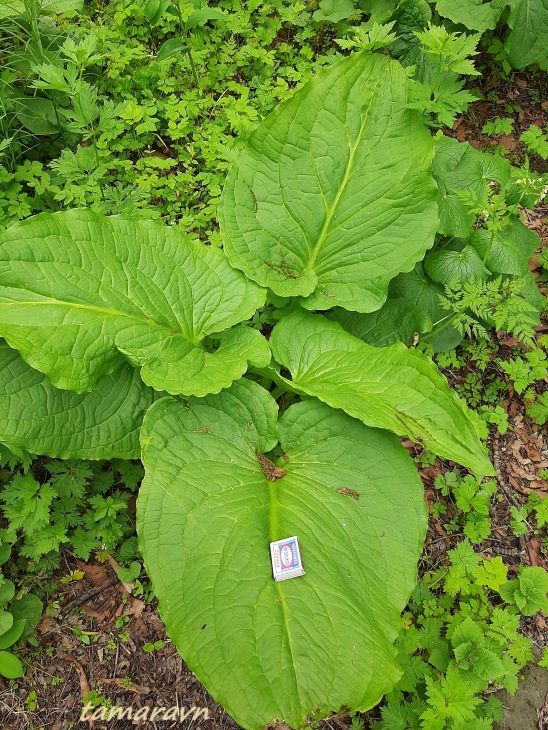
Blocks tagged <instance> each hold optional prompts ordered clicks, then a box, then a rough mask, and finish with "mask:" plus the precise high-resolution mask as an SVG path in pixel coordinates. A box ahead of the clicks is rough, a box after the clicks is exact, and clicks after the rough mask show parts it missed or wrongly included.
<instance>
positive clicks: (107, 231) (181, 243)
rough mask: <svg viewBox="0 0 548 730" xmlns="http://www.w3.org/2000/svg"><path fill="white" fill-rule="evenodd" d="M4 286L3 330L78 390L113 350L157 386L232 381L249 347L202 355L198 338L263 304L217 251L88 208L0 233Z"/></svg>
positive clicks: (88, 386) (214, 386) (177, 388)
mask: <svg viewBox="0 0 548 730" xmlns="http://www.w3.org/2000/svg"><path fill="white" fill-rule="evenodd" d="M0 285H1V286H0V334H3V335H4V337H5V339H6V340H7V341H8V343H9V344H10V345H11V346H12V347H15V348H17V349H18V350H19V351H20V352H21V355H22V356H23V358H24V359H25V360H26V361H27V362H28V363H29V364H30V365H31V366H32V367H34V368H36V369H37V370H40V371H41V372H43V373H45V374H46V375H47V376H48V377H49V378H50V380H51V381H52V382H53V383H54V385H56V386H57V387H59V388H68V389H70V390H74V391H76V392H80V393H81V392H84V391H87V390H92V389H93V388H95V387H97V384H98V383H99V381H100V380H101V379H102V378H103V377H104V376H105V375H108V374H109V373H110V372H112V371H113V370H114V369H115V368H116V367H117V364H118V363H120V362H121V360H122V355H121V354H123V355H125V356H126V357H127V359H128V360H129V361H130V362H131V363H132V364H133V365H135V366H138V367H140V368H141V378H142V379H143V380H144V382H145V383H147V385H151V386H152V387H153V388H155V389H156V390H167V391H168V392H171V393H180V394H183V395H190V394H195V395H205V394H206V393H210V392H218V391H219V390H221V388H226V387H228V386H229V385H230V383H231V382H232V381H233V380H236V379H238V378H239V377H240V376H241V375H242V374H243V373H244V372H245V371H246V369H247V358H246V356H245V354H244V355H242V354H241V353H240V352H238V351H236V352H235V351H234V349H231V348H226V349H225V350H224V351H223V349H222V347H221V348H220V349H219V351H217V352H207V351H206V349H205V348H204V346H203V340H204V339H205V338H206V337H207V336H208V335H213V334H216V333H221V332H222V331H223V330H226V329H227V328H229V327H232V326H233V325H236V324H238V323H239V322H241V321H243V320H245V319H247V318H249V317H250V316H251V315H252V314H253V313H254V312H255V310H256V309H257V308H258V307H260V306H261V305H262V304H263V303H264V299H265V292H264V290H262V289H260V288H259V287H257V286H256V285H255V284H253V283H252V282H250V281H247V280H246V279H245V278H244V277H243V275H242V274H241V273H240V272H238V271H235V270H234V269H232V268H231V267H230V265H229V264H228V261H227V260H226V258H225V257H224V256H223V254H222V252H220V251H219V250H217V249H213V248H209V247H206V246H204V245H202V244H199V243H196V242H195V241H193V240H191V239H189V238H188V237H187V236H186V235H184V234H182V233H180V232H179V231H177V230H176V229H174V228H170V227H167V226H162V225H159V224H158V223H154V222H150V221H142V220H136V221H133V220H127V219H123V218H115V217H112V218H104V217H102V216H99V215H97V214H95V213H92V212H91V211H89V210H70V211H64V212H61V213H54V214H53V215H52V214H49V213H44V214H42V215H39V216H35V217H34V218H30V219H29V220H27V221H24V222H23V223H19V224H17V225H15V226H13V227H12V228H9V229H8V230H7V231H5V232H4V233H2V234H0ZM252 352H255V350H252ZM251 357H252V355H250V358H251Z"/></svg>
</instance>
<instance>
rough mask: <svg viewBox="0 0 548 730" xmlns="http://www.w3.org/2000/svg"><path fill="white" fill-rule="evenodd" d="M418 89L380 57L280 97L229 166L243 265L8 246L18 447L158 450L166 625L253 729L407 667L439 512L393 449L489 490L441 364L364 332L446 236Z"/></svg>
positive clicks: (106, 222)
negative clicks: (413, 449)
mask: <svg viewBox="0 0 548 730" xmlns="http://www.w3.org/2000/svg"><path fill="white" fill-rule="evenodd" d="M410 83H412V82H410V81H409V79H408V77H407V75H406V73H405V71H404V69H403V68H402V66H401V65H400V64H399V63H398V62H397V61H393V60H390V59H389V58H388V57H386V56H383V55H378V54H371V53H365V52H361V53H357V54H354V55H352V56H350V57H349V58H347V59H344V60H342V61H340V62H338V63H335V64H333V65H332V66H331V67H329V68H328V69H327V70H326V71H325V72H323V73H321V74H320V75H318V76H317V77H316V78H314V79H312V80H311V81H310V82H309V83H308V84H307V85H306V86H304V87H303V88H302V89H300V90H299V91H298V92H297V93H296V94H295V95H294V96H293V98H291V99H290V100H288V101H287V102H285V103H283V104H281V105H280V106H279V107H278V108H277V109H276V110H275V111H274V113H273V114H271V115H270V116H269V117H267V118H266V119H265V120H264V121H263V122H262V123H261V125H260V126H259V127H258V128H257V130H256V131H255V132H254V133H253V134H252V135H251V137H250V139H249V141H248V144H247V146H246V148H245V149H244V151H243V152H242V153H241V155H240V156H239V158H238V159H237V161H236V163H235V164H234V166H233V168H232V170H231V171H230V173H229V175H228V178H227V181H226V185H225V189H224V192H223V197H222V201H221V205H220V210H219V220H220V226H221V234H222V237H223V241H224V251H221V250H217V249H212V248H208V247H206V246H204V245H202V244H201V243H199V242H197V241H195V240H194V239H193V238H192V237H191V236H189V235H186V234H183V233H181V232H180V231H179V230H178V229H177V228H176V227H171V228H166V227H163V226H161V225H160V224H158V223H152V222H143V221H138V220H127V219H124V218H118V217H112V218H103V217H100V216H98V215H96V214H94V213H92V212H90V211H87V210H74V211H69V212H63V213H56V214H53V215H52V214H42V215H39V216H36V217H35V218H31V219H29V220H27V221H25V222H23V223H20V224H18V225H15V226H13V227H12V228H10V229H9V230H7V231H6V232H5V233H3V234H2V235H1V236H0V335H2V336H3V338H4V339H5V341H6V343H7V344H6V345H5V346H4V348H3V349H2V350H1V352H0V355H1V356H2V357H3V358H4V362H5V367H4V368H2V369H1V370H0V378H1V379H2V388H1V390H2V393H3V395H2V408H1V409H0V440H1V441H3V442H4V443H6V444H8V445H10V448H13V449H27V450H29V451H31V452H35V453H42V454H47V455H49V456H53V457H60V458H70V457H82V456H84V457H85V458H87V459H108V458H112V457H121V458H132V457H134V456H136V455H137V454H138V453H139V450H140V453H141V456H142V460H143V463H144V467H145V478H144V481H143V484H142V486H141V489H140V493H139V499H138V505H137V518H138V532H139V540H140V546H141V551H142V553H143V557H144V561H145V566H146V569H147V572H148V574H149V575H150V577H151V580H152V582H153V585H154V590H155V592H156V594H157V596H158V599H159V608H160V612H161V615H162V617H163V619H164V621H165V623H166V628H167V631H168V633H169V635H170V636H171V638H172V639H173V641H174V642H175V643H176V645H177V646H178V648H179V650H180V651H181V653H182V655H183V657H184V658H185V661H186V662H187V664H188V666H189V668H190V669H191V670H192V671H194V672H195V673H196V675H197V676H198V678H199V679H200V680H201V681H202V682H203V683H204V684H205V685H206V687H207V689H208V690H209V691H210V693H211V694H212V695H213V697H215V699H217V700H218V701H219V702H221V703H222V704H223V705H224V706H225V707H226V708H227V710H228V711H229V712H230V713H231V714H232V715H233V716H234V718H235V719H236V720H237V722H239V723H240V724H241V725H242V726H243V727H246V728H250V729H252V730H255V729H256V730H258V729H259V728H262V727H263V726H265V725H268V724H270V723H271V722H272V721H274V720H275V718H278V719H279V720H280V721H283V722H286V723H287V724H288V725H290V726H293V727H300V726H302V725H303V724H305V722H306V721H307V719H308V718H319V717H322V716H325V715H327V714H329V713H331V712H334V711H338V710H340V709H341V708H343V707H346V708H352V709H355V710H366V709H368V708H369V707H371V706H373V705H374V704H376V703H377V702H378V701H379V699H380V698H381V697H382V695H383V694H384V693H385V692H387V691H388V690H389V689H390V688H391V687H392V686H393V685H394V683H395V682H396V681H397V679H398V677H399V676H400V674H401V670H400V668H399V663H398V660H397V656H396V649H395V647H394V641H395V639H396V637H397V634H398V628H399V624H400V612H401V610H402V609H403V607H404V606H405V604H406V602H407V600H408V598H409V596H410V594H411V591H412V590H413V587H414V585H415V582H416V575H417V561H418V558H419V556H420V553H421V550H422V545H423V540H424V535H425V529H426V511H425V504H424V498H423V490H422V484H421V481H420V478H419V476H418V474H417V471H416V469H415V467H414V464H413V462H412V460H411V458H410V457H409V455H408V453H407V451H406V450H405V449H404V448H403V446H402V445H401V444H400V441H399V439H398V438H397V436H405V437H408V438H411V439H413V440H415V441H417V442H419V443H421V444H424V446H425V447H426V448H428V449H430V450H431V451H433V452H435V453H437V454H440V455H442V456H444V457H445V458H447V459H452V460H453V461H456V462H458V463H460V464H462V465H463V466H465V467H468V468H469V469H470V470H472V471H473V472H475V473H476V475H478V476H484V475H487V474H493V469H492V466H491V464H490V462H489V460H488V458H487V454H486V451H485V449H484V447H483V446H482V444H481V442H480V439H479V437H478V434H477V431H476V426H475V422H474V420H473V419H472V418H471V417H470V414H469V412H468V411H467V408H466V406H465V405H464V404H463V402H462V401H461V400H460V399H459V398H458V397H457V395H456V394H455V393H454V392H453V391H451V390H450V389H449V387H448V385H447V382H446V381H445V379H444V377H443V376H442V375H441V374H440V373H439V372H438V370H437V368H436V367H435V365H434V364H433V362H432V361H431V360H430V359H429V358H428V357H426V356H425V355H423V354H421V353H420V352H418V351H417V350H415V349H407V347H406V346H405V345H404V344H403V343H402V342H398V341H396V340H397V339H398V337H395V338H392V339H390V340H389V341H390V342H391V343H392V344H389V345H388V346H385V347H375V346H374V345H373V344H370V343H368V342H366V341H364V339H362V337H361V335H363V334H364V332H365V331H369V332H370V331H371V328H370V320H368V319H367V318H368V317H369V316H372V315H376V314H378V313H379V312H381V311H382V310H383V305H384V304H385V301H386V299H387V295H388V287H389V284H390V283H391V280H393V279H394V278H395V277H396V276H397V275H398V274H402V275H406V273H405V272H409V271H410V270H411V269H412V268H413V266H414V265H415V264H416V263H417V262H418V261H420V260H421V259H422V258H423V257H424V254H425V252H426V251H427V250H429V249H430V248H431V247H432V245H433V244H434V236H435V233H436V230H437V228H438V226H439V220H438V202H437V200H436V196H437V194H438V188H437V186H436V183H435V181H434V177H433V170H432V158H433V150H434V143H433V139H432V137H431V135H430V133H429V131H428V129H427V127H426V126H425V124H424V122H423V119H422V115H421V114H420V112H419V111H416V110H413V109H410V108H409V105H408V101H409V88H410ZM267 300H268V310H267V311H269V312H270V313H271V317H270V323H273V322H275V323H276V324H275V325H274V327H273V329H272V330H270V324H269V325H268V326H265V327H264V331H263V332H261V331H259V330H258V329H257V328H256V327H253V326H250V324H255V325H256V324H257V322H260V321H261V318H260V316H259V318H257V316H256V315H257V312H258V311H259V312H260V310H262V309H263V307H264V306H265V302H266V301H267ZM401 306H402V305H401V304H398V303H396V306H395V307H392V309H391V316H390V317H389V318H388V319H385V320H382V319H381V320H377V323H376V325H375V327H377V330H376V331H377V332H378V331H379V327H381V328H382V326H384V329H385V330H386V329H388V330H392V329H393V328H394V329H396V328H397V324H398V316H399V315H398V312H399V311H401ZM403 306H404V307H405V306H407V305H406V304H405V302H404V304H403ZM332 308H336V310H334V312H333V313H330V314H329V317H327V316H324V315H323V314H320V313H318V311H326V310H331V309H332ZM341 313H342V314H341ZM345 313H346V314H347V315H348V319H347V320H345V318H344V316H342V315H344V314H345ZM421 316H422V315H421ZM362 317H363V318H365V319H363V320H362V319H361V318H362ZM338 318H339V319H340V322H339V321H337V319H338ZM250 320H252V321H251V322H250ZM341 323H342V324H341ZM363 323H365V324H363ZM362 325H363V326H362ZM345 326H347V327H348V329H349V330H350V331H347V330H346V329H345ZM407 326H408V325H407ZM353 328H355V329H353ZM368 328H369V329H368ZM353 331H355V332H356V333H357V334H358V335H359V336H354V334H352V332H353ZM390 432H392V433H390ZM394 434H396V435H394ZM31 487H32V485H31ZM46 496H47V495H46ZM34 519H36V515H34ZM290 536H297V537H298V539H299V543H300V548H301V555H302V561H303V567H304V571H305V574H304V575H302V576H300V577H296V578H294V579H291V580H286V581H284V582H278V581H275V580H274V579H273V575H272V567H271V558H270V551H269V543H272V542H275V541H279V540H283V539H285V538H289V537H290Z"/></svg>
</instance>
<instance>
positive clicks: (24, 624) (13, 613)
mask: <svg viewBox="0 0 548 730" xmlns="http://www.w3.org/2000/svg"><path fill="white" fill-rule="evenodd" d="M10 555H11V544H10V540H9V538H8V536H7V535H5V534H3V531H2V534H0V566H4V565H5V564H6V563H7V562H8V560H9V559H10ZM41 615H42V602H41V601H40V599H39V598H38V597H37V596H35V595H34V594H32V593H24V594H19V593H18V592H16V587H15V585H14V583H13V581H11V580H9V578H6V577H5V576H4V575H3V573H2V570H0V676H2V677H5V678H6V679H17V678H18V677H22V676H23V674H24V667H23V663H22V662H21V659H20V658H19V656H18V655H17V652H15V651H14V648H15V646H16V645H18V646H20V645H22V644H23V643H25V642H26V641H27V640H28V641H30V642H31V643H32V642H34V641H35V640H34V639H33V638H32V636H31V634H32V631H33V629H34V627H35V626H36V624H37V623H38V621H39V619H40V616H41Z"/></svg>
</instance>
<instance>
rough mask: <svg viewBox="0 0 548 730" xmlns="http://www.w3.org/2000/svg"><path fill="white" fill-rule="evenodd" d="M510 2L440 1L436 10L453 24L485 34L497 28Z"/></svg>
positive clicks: (494, 0) (478, 0)
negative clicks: (460, 24) (459, 24)
mask: <svg viewBox="0 0 548 730" xmlns="http://www.w3.org/2000/svg"><path fill="white" fill-rule="evenodd" d="M507 4H508V0H491V2H483V0H438V2H437V3H436V10H437V11H438V13H439V14H440V15H441V16H443V17H444V18H449V20H452V21H453V23H462V25H464V26H465V27H466V28H468V29H469V30H477V31H479V32H480V33H485V32H486V31H487V30H492V29H493V28H495V27H496V25H497V23H498V21H499V18H500V16H501V14H502V11H503V10H504V8H505V7H506V5H507Z"/></svg>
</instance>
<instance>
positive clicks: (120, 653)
mask: <svg viewBox="0 0 548 730" xmlns="http://www.w3.org/2000/svg"><path fill="white" fill-rule="evenodd" d="M481 88H482V91H483V93H484V95H485V96H486V97H487V96H488V97H489V98H486V99H485V100H482V101H478V102H477V103H475V104H473V105H472V106H471V107H470V109H469V112H468V114H467V115H466V116H465V117H463V118H461V119H458V120H457V122H456V124H455V127H454V130H453V134H454V136H456V137H457V138H458V139H459V140H460V141H468V142H470V144H472V145H473V146H474V147H493V146H495V145H500V147H502V148H503V149H504V150H506V151H507V153H508V157H509V159H510V160H511V161H518V160H519V161H520V162H521V161H523V158H524V148H523V145H522V143H521V142H520V141H519V136H520V132H521V131H522V130H523V129H526V128H528V127H529V126H530V125H531V124H536V125H537V126H539V127H541V128H547V127H548V101H542V99H548V93H547V92H548V78H547V75H546V74H544V75H526V74H519V73H518V74H516V75H514V77H513V80H512V82H505V81H504V80H502V79H501V78H499V77H484V79H482V83H481ZM496 117H508V118H512V119H513V120H514V131H513V133H512V134H509V135H503V134H501V135H497V136H495V137H489V136H487V135H484V134H482V133H481V130H482V128H483V125H484V124H485V123H486V122H487V121H489V120H492V119H494V118H496ZM530 162H531V167H532V169H535V170H537V171H539V172H544V171H546V170H547V169H548V163H547V162H546V161H543V160H542V159H540V158H531V160H530ZM526 217H527V219H526V223H527V225H528V226H529V227H530V228H531V229H532V230H534V231H535V233H537V234H538V235H539V236H541V238H543V245H545V246H548V207H547V206H544V207H542V206H541V207H539V208H537V209H536V210H535V211H526ZM530 268H531V270H532V271H533V273H534V274H535V276H537V277H538V276H540V273H541V270H540V269H539V268H538V267H537V264H536V259H535V258H533V260H532V262H531V266H530ZM539 286H540V287H542V288H543V293H546V292H545V286H546V285H545V284H544V283H542V282H539ZM538 331H539V334H542V333H543V332H548V318H546V319H545V321H544V322H543V323H542V324H541V326H540V328H538ZM493 342H494V343H495V344H496V352H494V353H493V354H492V356H491V361H490V363H489V364H488V366H487V367H486V369H485V370H483V371H481V369H480V368H479V367H478V364H477V363H475V362H472V361H470V362H467V363H466V365H465V366H464V367H461V368H458V369H454V368H450V369H446V370H445V373H446V376H447V377H448V380H449V382H450V384H451V385H452V386H459V385H460V386H463V384H465V382H466V378H467V376H469V375H470V373H480V375H481V378H482V379H483V380H484V382H485V381H486V379H488V378H491V379H492V377H493V375H494V376H496V377H497V378H500V379H501V380H505V382H506V386H507V395H506V397H505V399H504V409H505V411H506V413H507V415H508V420H509V426H510V427H509V429H508V431H507V433H506V434H505V435H503V436H496V435H494V433H495V432H494V431H493V433H492V435H491V438H490V440H489V445H490V451H491V456H492V458H493V461H494V464H495V466H496V469H497V476H498V485H499V491H500V493H501V494H502V495H503V499H502V500H501V501H500V502H499V501H496V500H492V509H491V513H490V520H491V526H492V529H491V534H490V536H489V538H488V539H486V540H484V541H483V542H482V543H481V544H480V546H479V552H480V553H481V554H483V555H484V556H485V557H487V556H489V557H495V556H501V557H502V559H503V562H504V563H505V564H506V565H507V566H508V568H509V570H510V571H511V572H513V573H517V570H518V568H519V566H520V565H526V566H541V567H544V568H546V569H548V555H547V554H546V552H545V551H543V548H542V545H541V541H540V539H539V537H538V535H531V534H526V535H524V536H522V537H516V536H515V535H514V532H513V530H512V529H511V528H510V526H509V522H510V508H511V507H512V506H514V507H519V506H520V505H521V504H522V502H524V501H525V500H526V498H527V496H528V495H530V494H531V493H533V492H536V493H537V494H538V495H539V496H541V497H544V498H548V481H545V480H543V479H541V478H540V476H539V473H540V472H541V471H542V470H544V469H547V468H548V432H547V430H546V427H539V426H538V425H537V424H535V423H533V422H532V421H531V419H530V418H529V417H528V416H527V415H526V412H525V405H524V402H523V399H522V398H521V396H520V395H519V394H518V393H516V392H515V390H514V389H513V387H512V384H511V383H510V382H509V381H508V377H507V376H506V374H505V373H504V372H503V371H502V370H501V369H500V367H499V366H498V364H497V363H499V362H501V361H504V360H506V359H508V357H509V356H510V355H511V353H512V348H514V347H515V346H516V344H517V342H516V341H515V340H514V339H513V338H511V337H508V336H506V335H505V334H504V333H493ZM535 387H536V389H537V392H539V393H541V392H543V391H544V390H548V382H540V383H537V384H536V386H535ZM406 445H407V446H408V448H409V450H410V451H411V453H412V455H413V456H415V457H417V456H420V454H419V453H418V452H417V451H416V447H414V446H412V445H411V444H410V443H408V444H406ZM447 468H449V465H448V464H447V462H441V461H439V460H438V461H436V462H435V463H434V464H433V465H430V466H426V467H425V468H423V469H422V470H421V475H422V478H423V481H424V486H425V499H426V501H427V504H428V505H429V506H431V505H432V504H433V503H434V502H435V501H438V502H439V501H443V500H444V499H446V507H447V514H446V517H448V516H450V515H451V510H454V504H453V503H452V502H451V499H450V498H444V497H440V495H439V494H438V493H435V492H434V488H433V482H434V478H435V476H436V475H437V474H439V473H442V472H444V471H446V470H447ZM461 537H462V535H458V534H455V533H453V534H448V532H447V531H446V530H445V528H444V524H443V522H442V521H441V520H440V519H439V518H438V517H435V516H431V519H430V523H429V530H428V536H427V541H426V545H425V556H428V558H429V565H430V567H431V566H432V562H433V563H434V564H443V563H444V562H445V561H446V554H447V551H448V550H449V549H451V548H452V547H454V545H455V544H456V542H457V541H458V540H459V539H460V538H461ZM63 560H64V563H65V564H64V565H63V568H62V570H61V571H60V572H59V576H61V575H66V573H67V572H68V571H70V570H74V569H80V570H82V571H83V572H84V574H85V577H84V578H83V579H82V580H80V581H77V582H72V583H69V584H68V585H64V586H63V585H60V586H59V594H58V599H59V609H58V611H54V612H53V613H56V614H57V615H50V616H47V615H46V616H44V617H43V618H42V620H41V621H40V623H39V625H38V629H37V639H38V642H39V645H40V651H39V652H37V654H36V657H35V658H34V659H33V662H32V664H31V667H30V669H29V671H28V673H27V674H26V676H25V677H24V678H23V679H21V680H17V683H16V685H15V686H9V685H8V684H7V683H6V682H5V681H3V680H2V679H0V728H1V730H41V729H42V728H43V729H44V730H67V729H68V728H72V727H79V728H86V727H93V722H91V723H89V722H87V721H80V712H81V707H82V702H81V700H82V697H84V696H86V695H89V693H90V692H91V693H92V694H91V697H92V698H93V701H94V702H95V703H96V705H97V706H102V705H103V706H114V705H116V706H120V707H124V708H126V707H132V708H133V710H134V712H136V711H137V710H138V709H139V708H143V707H145V706H149V707H157V708H159V707H166V708H170V707H172V706H175V705H176V706H178V707H180V708H182V707H185V708H187V709H190V708H191V707H193V706H194V707H196V708H207V710H208V713H209V719H204V717H203V716H202V717H201V718H199V719H197V720H195V721H194V720H193V719H192V715H189V717H188V718H187V719H186V720H184V721H183V722H180V721H173V722H161V723H157V722H155V721H145V722H140V723H139V725H138V726H139V727H140V728H142V729H143V730H158V729H159V728H161V730H171V729H172V728H181V729H185V728H189V727H193V728H194V729H195V730H221V728H237V727H238V726H237V725H236V723H235V722H234V721H233V720H232V719H231V718H230V717H229V716H228V715H227V714H226V713H225V712H224V710H223V709H222V708H221V707H220V706H219V705H217V704H216V703H215V702H214V701H213V700H212V699H211V698H210V697H209V695H208V694H207V693H206V691H205V689H204V688H203V686H202V685H201V684H200V682H198V680H197V679H196V678H195V677H194V675H193V674H192V673H191V672H190V671H188V669H187V668H186V666H185V664H184V662H183V661H182V660H181V658H180V657H179V655H178V653H177V651H176V649H175V646H174V645H173V644H172V643H171V642H170V641H169V639H168V638H167V637H166V635H165V632H164V628H163V624H162V621H161V619H160V617H159V615H158V612H157V609H156V603H155V602H152V603H147V602H146V601H145V600H142V598H138V597H135V596H133V595H130V594H129V593H128V592H127V590H126V589H125V587H124V585H123V584H122V583H120V581H118V580H116V578H115V573H114V571H113V569H112V567H111V566H109V565H108V564H107V565H106V566H105V565H100V564H98V563H93V562H89V563H88V564H85V563H83V562H82V561H75V560H73V559H71V558H70V556H68V555H66V556H64V559H63ZM75 606H77V610H76V611H74V607H75ZM50 613H51V612H50ZM522 630H523V632H524V634H525V635H527V636H528V637H529V638H530V639H531V640H532V641H533V645H534V647H535V650H537V651H538V652H539V653H540V652H541V651H542V649H543V648H544V647H545V646H546V644H547V643H548V617H547V616H544V615H542V614H541V613H539V614H537V615H536V616H533V617H531V618H530V619H523V622H522ZM155 642H160V643H159V644H157V646H156V648H154V646H151V645H154V643H155ZM525 674H526V675H527V676H526V679H525V680H524V681H523V682H522V684H521V685H520V688H519V689H518V692H517V694H516V696H515V697H513V698H511V697H509V696H508V695H506V694H505V693H504V692H502V691H500V692H499V696H500V697H501V698H502V699H503V701H504V705H505V708H506V717H505V722H504V724H503V725H502V726H501V728H503V730H537V729H540V730H545V729H546V728H548V671H547V670H545V669H541V668H539V667H532V668H531V669H529V670H526V672H525ZM34 693H35V694H34ZM370 716H371V717H378V715H377V714H376V712H375V711H372V713H371V715H370ZM364 719H365V726H366V727H367V716H366V717H365V718H364ZM349 726H350V719H349V718H348V717H344V716H340V717H333V718H330V719H329V720H325V721H324V722H322V723H320V725H319V728H320V729H321V730H328V729H329V730H341V729H344V728H348V727H349ZM94 727H95V728H97V730H102V729H103V728H107V727H108V728H110V729H111V730H130V728H134V727H135V724H134V723H133V722H132V721H130V720H127V719H126V720H113V721H109V722H102V721H96V722H95V724H94Z"/></svg>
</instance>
